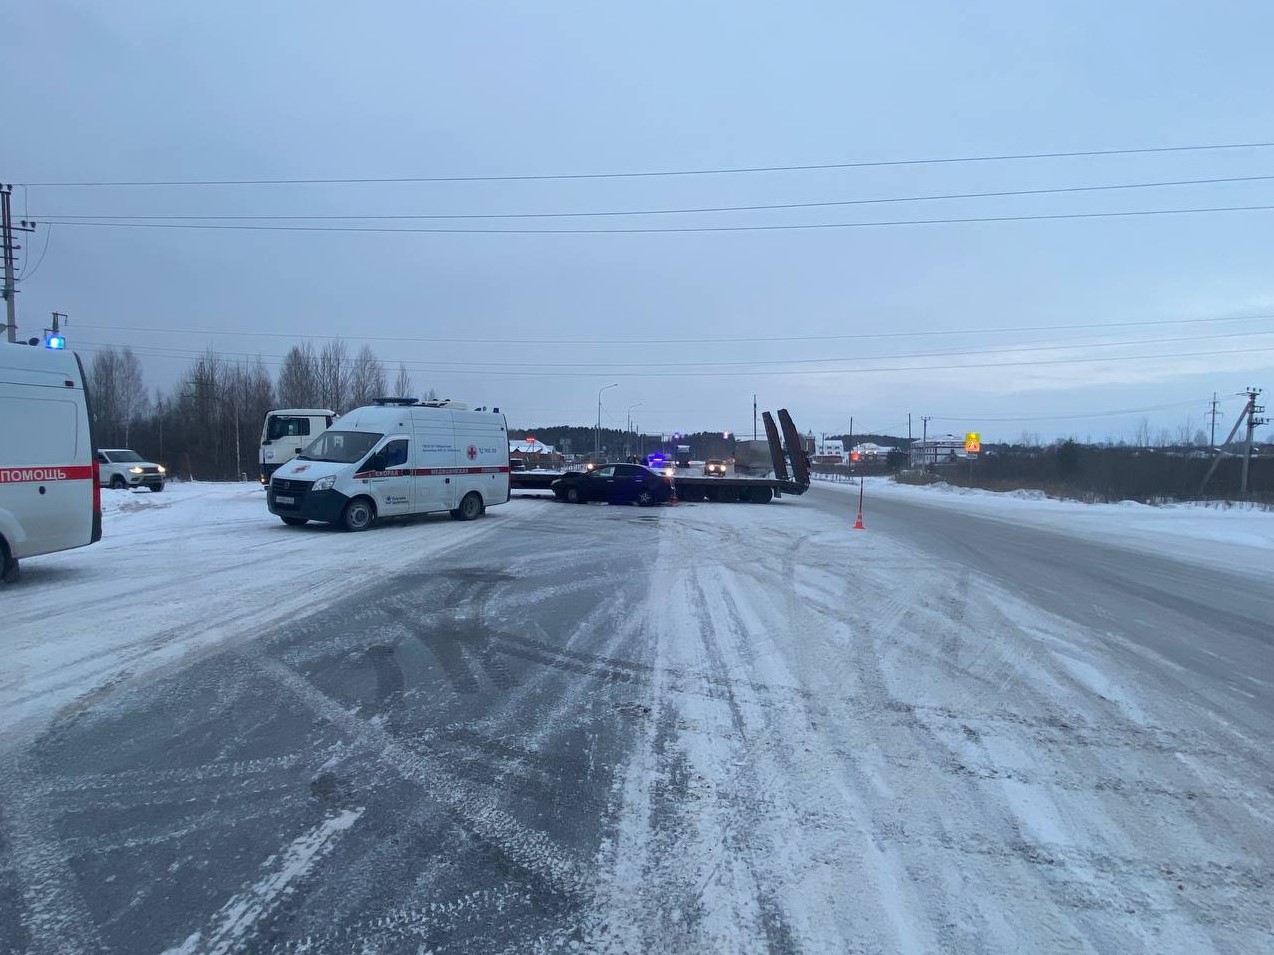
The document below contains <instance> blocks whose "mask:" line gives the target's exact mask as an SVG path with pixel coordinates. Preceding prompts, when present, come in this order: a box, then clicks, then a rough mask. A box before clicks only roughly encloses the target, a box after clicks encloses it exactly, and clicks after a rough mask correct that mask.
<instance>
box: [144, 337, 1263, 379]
mask: <svg viewBox="0 0 1274 955" xmlns="http://www.w3.org/2000/svg"><path fill="white" fill-rule="evenodd" d="M1261 334H1266V335H1274V331H1271V332H1251V331H1243V332H1226V333H1223V334H1215V335H1192V336H1186V337H1179V336H1178V337H1172V338H1134V339H1124V340H1118V339H1103V340H1100V341H1093V342H1067V343H1035V344H1026V345H1012V346H1008V347H1002V348H975V349H960V350H957V351H929V352H905V353H902V354H893V355H843V356H837V357H834V358H757V359H747V360H741V361H663V360H655V361H640V362H624V361H592V362H556V361H551V362H538V363H537V367H539V368H554V369H562V368H588V369H592V370H594V371H596V372H597V373H598V374H609V369H612V368H740V367H759V366H770V365H819V364H830V363H835V362H863V361H893V360H896V359H911V358H954V357H963V356H966V355H975V356H976V355H1002V354H1020V353H1022V352H1036V351H1069V350H1074V349H1084V348H1088V349H1091V348H1124V347H1130V346H1133V345H1163V344H1178V343H1181V342H1197V341H1207V340H1211V339H1222V338H1246V339H1250V338H1252V336H1253V335H1261ZM138 347H154V348H162V347H163V346H138ZM166 350H168V351H173V352H183V353H187V354H188V356H189V357H192V358H197V357H199V355H201V354H205V353H206V352H205V351H204V350H200V349H190V348H179V347H173V348H168V349H166ZM222 354H227V355H239V356H241V357H252V356H251V354H250V353H248V352H223V353H222ZM271 357H274V358H280V359H281V358H283V357H284V356H282V355H274V356H271ZM428 363H429V364H430V365H433V366H437V367H445V368H469V369H474V370H481V369H499V370H501V371H503V370H504V369H507V368H524V367H525V366H526V362H525V361H515V362H506V361H490V360H483V361H439V360H432V359H430V360H428Z"/></svg>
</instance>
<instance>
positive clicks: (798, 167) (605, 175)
mask: <svg viewBox="0 0 1274 955" xmlns="http://www.w3.org/2000/svg"><path fill="white" fill-rule="evenodd" d="M1271 146H1274V142H1256V143H1208V144H1201V145H1185V146H1143V147H1136V148H1124V149H1085V150H1072V151H1066V152H1040V153H1016V154H1006V155H977V156H956V157H946V158H934V159H878V160H860V161H852V162H831V163H801V164H791V165H783V166H736V167H718V168H708V169H666V170H646V171H630V172H587V173H551V174H522V175H506V176H394V177H375V176H358V177H340V178H286V179H282V178H281V179H168V180H158V179H151V180H117V181H106V180H82V181H78V182H76V181H63V182H28V183H24V185H27V186H40V187H42V188H49V187H59V188H61V187H81V186H293V185H349V184H364V183H389V184H393V183H426V182H549V181H559V180H567V179H642V178H658V177H669V176H721V175H740V174H745V173H772V172H807V171H813V170H822V169H873V168H881V167H886V166H937V165H949V164H958V163H980V162H1015V161H1019V160H1033V159H1075V158H1082V157H1093V156H1134V155H1147V154H1153V153H1182V152H1208V151H1220V150H1235V149H1266V148H1269V147H1271Z"/></svg>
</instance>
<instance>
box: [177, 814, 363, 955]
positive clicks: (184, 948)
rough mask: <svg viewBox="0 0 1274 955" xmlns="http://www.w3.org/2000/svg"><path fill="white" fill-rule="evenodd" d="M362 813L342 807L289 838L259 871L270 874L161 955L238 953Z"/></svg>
mask: <svg viewBox="0 0 1274 955" xmlns="http://www.w3.org/2000/svg"><path fill="white" fill-rule="evenodd" d="M362 814H363V810H362V809H361V808H360V809H344V810H341V811H340V812H337V813H336V814H335V815H332V816H329V817H328V818H327V819H324V820H323V821H322V822H321V823H319V824H318V825H317V826H315V827H314V828H313V829H311V830H310V831H309V832H306V833H304V834H303V835H301V836H298V837H297V838H296V839H294V840H293V841H292V842H291V843H290V844H289V845H288V846H286V847H285V848H284V849H283V850H282V852H281V853H276V854H274V855H271V856H270V857H269V858H268V859H266V861H265V862H264V863H262V867H263V868H265V867H272V871H270V872H269V873H268V874H266V875H265V876H263V877H262V878H261V879H259V880H257V881H256V882H255V883H253V884H252V885H250V886H248V887H247V888H246V889H245V890H244V891H242V892H240V893H239V894H238V895H236V896H234V897H233V898H231V899H230V901H228V902H227V903H226V904H225V905H223V906H222V907H221V909H220V910H219V911H218V912H217V914H216V915H214V916H213V918H212V924H211V925H210V926H209V928H208V929H207V931H201V932H195V933H194V934H192V935H190V936H188V937H187V938H186V940H185V941H183V942H182V943H181V944H180V945H175V946H173V947H172V948H169V949H167V950H166V951H165V952H164V955H229V953H231V952H236V951H242V950H243V946H244V944H245V943H246V942H247V941H248V940H249V939H250V938H252V936H253V935H254V934H255V932H256V930H257V927H258V925H259V924H260V923H261V922H262V921H263V920H264V919H266V918H267V917H268V916H269V915H270V914H271V913H273V912H274V910H275V909H276V908H278V906H279V905H280V904H281V903H282V902H283V900H284V899H285V898H286V897H287V896H288V895H289V894H290V893H291V892H292V891H293V889H294V884H295V883H296V882H298V881H300V880H301V879H303V878H305V876H307V875H308V874H309V873H310V871H311V870H312V869H314V867H315V866H317V865H318V864H319V862H320V861H321V860H322V859H323V857H324V856H326V855H327V854H328V853H329V852H331V851H332V849H333V847H334V846H335V844H336V840H337V839H339V838H340V836H341V835H342V834H343V833H345V832H347V831H348V830H349V829H350V828H351V827H352V826H353V825H354V823H356V822H358V819H359V817H360V816H361V815H362Z"/></svg>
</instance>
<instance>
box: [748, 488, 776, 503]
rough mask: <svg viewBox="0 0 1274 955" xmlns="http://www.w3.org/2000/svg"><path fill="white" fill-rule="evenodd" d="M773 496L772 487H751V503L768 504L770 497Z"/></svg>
mask: <svg viewBox="0 0 1274 955" xmlns="http://www.w3.org/2000/svg"><path fill="white" fill-rule="evenodd" d="M773 497H774V491H773V489H772V488H768V487H754V488H752V503H753V504H769V503H770V499H771V498H773Z"/></svg>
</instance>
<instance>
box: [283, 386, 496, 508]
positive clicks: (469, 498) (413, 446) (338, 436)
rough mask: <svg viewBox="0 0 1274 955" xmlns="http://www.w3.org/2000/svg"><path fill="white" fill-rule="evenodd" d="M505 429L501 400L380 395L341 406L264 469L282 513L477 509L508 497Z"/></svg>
mask: <svg viewBox="0 0 1274 955" xmlns="http://www.w3.org/2000/svg"><path fill="white" fill-rule="evenodd" d="M508 435H509V433H508V426H507V425H506V423H505V420H504V415H502V414H501V413H500V409H498V408H495V409H492V410H490V411H488V410H486V409H485V408H480V409H478V410H476V411H471V410H469V408H468V406H467V405H463V404H460V403H459V402H454V401H429V402H418V401H416V400H414V399H412V398H378V399H377V400H376V403H375V404H374V405H369V406H368V407H365V408H356V409H355V410H353V411H351V412H349V413H347V414H344V415H342V416H341V417H340V418H339V419H337V420H336V421H335V422H334V423H333V425H332V427H331V428H329V429H328V430H326V431H324V432H323V433H322V434H321V435H319V437H317V438H315V439H314V440H313V441H312V442H310V443H309V444H308V445H307V446H306V448H305V450H304V451H302V452H301V453H300V454H298V455H297V456H296V457H295V458H293V459H292V460H291V461H289V462H287V463H286V464H284V465H282V466H281V467H280V468H279V469H278V470H277V471H275V472H274V473H273V474H272V475H271V476H270V483H269V485H267V488H266V505H267V506H268V507H269V509H270V513H271V514H275V515H277V516H278V517H280V518H282V519H283V523H285V524H289V525H294V526H299V525H302V524H305V523H307V522H309V521H324V522H327V523H331V524H340V525H342V526H344V527H345V528H346V529H347V530H351V531H363V530H367V529H368V528H369V527H371V526H372V525H373V524H375V523H376V522H377V521H379V520H383V519H385V518H392V517H405V516H407V515H410V514H429V513H433V512H440V511H448V512H450V513H451V516H452V517H454V518H456V519H457V520H466V521H471V520H473V519H474V518H476V517H480V516H481V515H482V513H483V512H484V511H485V510H486V509H487V507H489V506H490V505H492V504H504V503H507V502H508V500H509V436H508Z"/></svg>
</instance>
